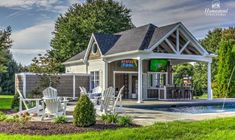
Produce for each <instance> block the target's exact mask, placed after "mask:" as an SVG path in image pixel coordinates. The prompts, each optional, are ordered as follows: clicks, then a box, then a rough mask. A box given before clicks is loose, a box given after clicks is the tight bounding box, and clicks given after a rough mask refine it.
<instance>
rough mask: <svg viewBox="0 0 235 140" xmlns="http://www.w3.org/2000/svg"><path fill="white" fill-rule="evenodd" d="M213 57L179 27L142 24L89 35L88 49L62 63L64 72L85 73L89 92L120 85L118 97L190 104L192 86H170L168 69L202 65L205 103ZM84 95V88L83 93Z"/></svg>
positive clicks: (171, 76)
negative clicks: (180, 101)
mask: <svg viewBox="0 0 235 140" xmlns="http://www.w3.org/2000/svg"><path fill="white" fill-rule="evenodd" d="M213 57H216V55H214V54H211V53H209V52H208V51H207V50H205V49H204V48H203V47H202V46H201V45H200V44H199V42H198V41H197V40H196V39H195V37H194V36H193V35H192V34H191V33H190V32H189V31H188V29H187V28H186V27H185V26H184V25H183V24H182V23H181V22H178V23H174V24H170V25H166V26H161V27H157V26H155V25H153V24H147V25H144V26H141V27H136V28H133V29H130V30H126V31H123V32H119V33H115V34H106V33H93V34H92V35H91V38H90V41H89V43H88V46H87V49H86V50H84V51H82V52H81V53H79V54H77V55H75V56H73V57H72V58H70V59H68V60H67V61H66V62H64V63H63V64H64V65H65V67H66V73H85V74H90V75H91V78H90V85H89V86H90V87H89V88H90V89H93V88H94V87H97V86H100V87H102V88H103V89H105V88H107V87H110V86H112V87H114V88H115V89H116V91H118V90H119V89H120V88H121V87H122V86H123V85H125V89H124V93H123V98H124V99H134V100H136V101H137V102H139V103H141V102H142V101H144V100H190V99H192V92H193V89H192V87H191V85H190V84H189V85H187V84H186V85H180V86H179V85H175V84H174V82H173V81H174V80H173V70H172V67H173V66H174V65H177V64H183V63H188V62H198V61H200V62H205V63H207V66H208V67H207V81H208V83H207V84H208V89H207V92H208V99H209V100H211V99H212V98H213V94H212V90H211V63H212V58H213ZM88 90H89V89H88Z"/></svg>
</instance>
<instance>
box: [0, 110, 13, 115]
mask: <svg viewBox="0 0 235 140" xmlns="http://www.w3.org/2000/svg"><path fill="white" fill-rule="evenodd" d="M0 112H3V113H5V114H13V113H16V111H15V110H14V109H0Z"/></svg>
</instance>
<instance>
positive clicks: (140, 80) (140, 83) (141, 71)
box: [137, 58, 143, 103]
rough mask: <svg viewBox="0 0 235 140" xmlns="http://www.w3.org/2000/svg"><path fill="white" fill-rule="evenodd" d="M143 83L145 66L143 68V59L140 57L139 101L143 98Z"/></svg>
mask: <svg viewBox="0 0 235 140" xmlns="http://www.w3.org/2000/svg"><path fill="white" fill-rule="evenodd" d="M142 85H143V68H142V59H141V58H139V59H138V101H137V103H141V102H142V101H143V99H142Z"/></svg>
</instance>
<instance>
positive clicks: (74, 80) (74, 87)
mask: <svg viewBox="0 0 235 140" xmlns="http://www.w3.org/2000/svg"><path fill="white" fill-rule="evenodd" d="M75 90H76V77H75V74H73V100H75V97H76V96H75V93H76V91H75Z"/></svg>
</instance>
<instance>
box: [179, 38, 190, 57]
mask: <svg viewBox="0 0 235 140" xmlns="http://www.w3.org/2000/svg"><path fill="white" fill-rule="evenodd" d="M189 43H190V41H188V42H186V43H185V45H184V46H183V48H182V49H181V50H180V54H181V53H182V52H183V51H184V49H185V48H186V47H187V46H188V44H189Z"/></svg>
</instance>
